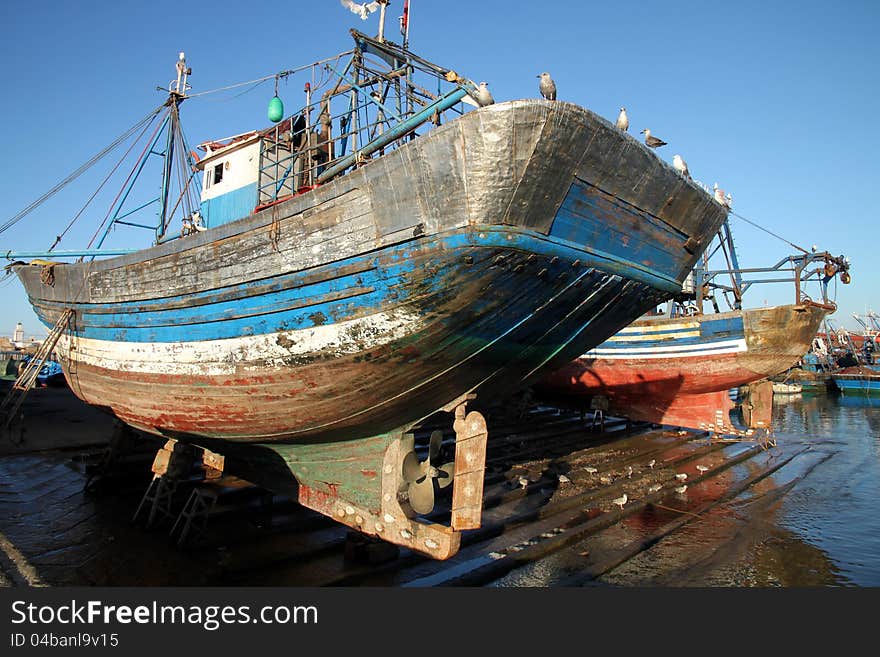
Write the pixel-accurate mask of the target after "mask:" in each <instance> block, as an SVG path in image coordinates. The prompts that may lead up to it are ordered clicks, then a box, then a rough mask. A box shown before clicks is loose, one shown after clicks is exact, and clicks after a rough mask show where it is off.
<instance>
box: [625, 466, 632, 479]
mask: <svg viewBox="0 0 880 657" xmlns="http://www.w3.org/2000/svg"><path fill="white" fill-rule="evenodd" d="M632 476H633V467H632V466H631V465H628V466H626V477H627V479H631V478H632Z"/></svg>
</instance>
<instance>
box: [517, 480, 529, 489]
mask: <svg viewBox="0 0 880 657" xmlns="http://www.w3.org/2000/svg"><path fill="white" fill-rule="evenodd" d="M518 481H519V485H520V486H522V489H523V490H525V489H526V487H527V486H528V485H529V480H528V479H526V478H525V477H520V478H519V480H518Z"/></svg>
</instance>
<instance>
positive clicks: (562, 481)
mask: <svg viewBox="0 0 880 657" xmlns="http://www.w3.org/2000/svg"><path fill="white" fill-rule="evenodd" d="M557 478H558V479H559V483H560V484H570V483H571V479H569V478H568V477H566V476H565V475H562V474H561V475H559V477H557Z"/></svg>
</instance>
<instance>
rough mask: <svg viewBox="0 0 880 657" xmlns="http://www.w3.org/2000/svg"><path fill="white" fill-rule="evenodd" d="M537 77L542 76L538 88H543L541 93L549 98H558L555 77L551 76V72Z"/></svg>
mask: <svg viewBox="0 0 880 657" xmlns="http://www.w3.org/2000/svg"><path fill="white" fill-rule="evenodd" d="M535 77H539V78H541V81H540V82H539V83H538V89H540V90H541V95H542V96H544V98H546V99H547V100H556V83H555V82H553V78H551V77H550V74H549V73H541V75H538V76H535Z"/></svg>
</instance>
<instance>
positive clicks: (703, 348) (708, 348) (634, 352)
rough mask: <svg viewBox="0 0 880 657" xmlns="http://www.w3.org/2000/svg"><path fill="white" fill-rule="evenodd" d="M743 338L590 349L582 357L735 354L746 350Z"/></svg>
mask: <svg viewBox="0 0 880 657" xmlns="http://www.w3.org/2000/svg"><path fill="white" fill-rule="evenodd" d="M747 350H748V347H747V346H746V341H745V338H740V339H738V340H724V341H720V342H709V343H707V344H702V345H690V346H684V345H682V346H664V347H621V348H620V349H592V350H590V351H588V352H587V353H586V354H585V355H584V356H582V357H583V358H602V359H606V360H615V359H618V360H620V359H630V358H688V357H695V358H700V357H703V356H714V355H717V354H735V353H739V352H743V351H747Z"/></svg>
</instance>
